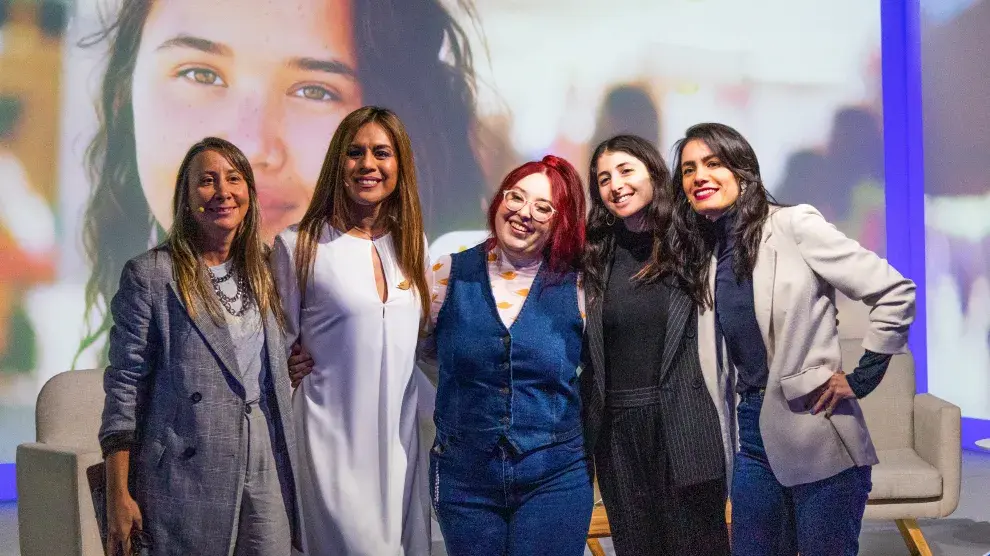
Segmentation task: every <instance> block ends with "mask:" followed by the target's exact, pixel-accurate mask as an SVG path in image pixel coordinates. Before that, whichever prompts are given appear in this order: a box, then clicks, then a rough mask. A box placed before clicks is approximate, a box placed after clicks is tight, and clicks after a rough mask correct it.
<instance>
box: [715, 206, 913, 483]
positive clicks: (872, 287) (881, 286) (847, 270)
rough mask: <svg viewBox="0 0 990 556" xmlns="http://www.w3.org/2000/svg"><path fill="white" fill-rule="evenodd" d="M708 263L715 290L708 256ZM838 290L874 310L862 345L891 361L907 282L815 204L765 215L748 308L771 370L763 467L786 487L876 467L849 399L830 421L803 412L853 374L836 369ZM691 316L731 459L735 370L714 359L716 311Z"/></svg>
mask: <svg viewBox="0 0 990 556" xmlns="http://www.w3.org/2000/svg"><path fill="white" fill-rule="evenodd" d="M711 264H712V266H711V272H710V275H709V278H710V284H709V287H710V288H712V290H711V291H714V287H715V286H714V280H715V259H714V258H713V259H712V263H711ZM835 290H839V291H841V292H842V293H844V294H845V295H846V296H848V297H849V298H851V299H853V300H856V301H863V302H865V303H866V304H867V305H869V306H870V307H871V310H870V327H869V331H868V332H867V334H866V337H865V338H864V339H863V347H864V348H866V349H868V350H871V351H874V352H877V353H888V354H895V353H900V352H902V351H904V350H905V349H906V346H907V337H908V328H909V327H910V325H911V322H912V321H913V320H914V292H915V285H914V282H912V281H911V280H908V279H907V278H904V277H903V276H901V275H900V274H899V273H898V272H897V271H896V270H894V269H893V267H891V266H890V265H889V264H888V263H887V261H885V260H883V259H881V258H880V257H878V256H877V255H876V254H874V253H873V252H871V251H869V250H867V249H864V248H863V247H861V246H860V245H859V243H857V242H856V241H854V240H852V239H849V238H848V237H846V236H845V235H843V234H842V233H841V232H840V231H838V230H837V229H836V228H835V227H834V226H833V225H831V224H829V223H828V222H826V221H825V219H824V218H823V217H822V215H821V214H820V213H819V212H818V211H817V210H815V209H814V208H813V207H811V206H809V205H798V206H794V207H786V208H775V209H772V213H771V215H770V217H769V218H768V219H767V222H766V224H765V226H764V228H763V239H762V242H761V244H760V251H759V254H758V258H757V261H756V268H754V269H753V301H754V305H755V308H756V320H757V322H758V323H759V327H760V332H761V333H762V334H763V342H764V344H765V345H766V347H767V358H768V364H769V365H768V366H769V369H770V375H769V377H768V380H767V388H766V394H765V397H764V401H763V410H762V412H761V413H760V431H761V433H762V435H763V442H764V444H765V447H766V451H767V459H768V460H769V463H770V468H771V469H772V470H773V472H774V475H775V476H776V477H777V480H779V481H780V482H781V484H783V485H784V486H794V485H798V484H805V483H810V482H814V481H818V480H821V479H825V478H828V477H831V476H833V475H835V474H837V473H839V472H841V471H843V470H845V469H848V468H849V467H852V466H861V465H873V464H876V463H877V455H876V451H875V450H874V448H873V442H872V440H870V433H869V431H868V430H867V429H866V422H865V421H864V420H863V413H862V412H861V411H860V408H859V403H858V402H857V401H856V400H855V399H849V400H843V401H842V402H840V403H839V405H838V406H837V407H836V409H835V412H834V413H833V414H832V416H831V418H828V417H826V416H825V415H824V412H821V413H818V414H817V415H812V414H811V413H810V412H809V411H808V410H807V409H805V403H806V401H807V396H808V394H809V393H811V392H812V391H813V390H815V389H816V388H817V387H818V386H820V385H821V384H823V383H824V382H825V381H827V380H828V379H829V377H831V376H832V373H833V372H835V371H838V370H845V371H847V372H852V370H853V369H841V353H840V350H839V333H838V330H837V323H838V321H837V312H836V308H835ZM698 319H699V320H698V347H699V350H700V358H701V366H702V369H703V371H704V375H705V382H706V384H707V386H708V390H709V392H710V394H711V395H712V397H713V398H714V399H715V400H716V406H717V408H718V413H719V420H720V422H721V426H722V435H723V442H724V445H725V447H726V456H727V459H728V460H729V461H730V462H731V459H732V456H733V454H734V453H735V451H736V449H737V446H736V442H735V438H736V437H737V435H736V434H735V433H736V430H735V403H736V396H735V394H734V390H733V389H734V385H735V376H736V372H735V369H734V368H733V367H732V365H731V363H730V362H729V361H728V359H727V358H726V357H723V360H722V361H719V360H718V356H717V355H716V353H717V350H716V336H715V315H714V311H711V310H703V309H702V310H700V311H699V315H698ZM722 348H723V349H722V350H721V353H722V354H727V353H728V350H727V349H725V346H724V345H723V346H722Z"/></svg>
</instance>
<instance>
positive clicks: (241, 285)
mask: <svg viewBox="0 0 990 556" xmlns="http://www.w3.org/2000/svg"><path fill="white" fill-rule="evenodd" d="M206 271H207V272H209V273H210V283H212V284H213V291H214V292H215V293H216V294H217V298H218V299H219V300H220V304H221V305H223V308H224V309H226V310H227V312H228V313H230V314H231V315H232V316H235V317H240V316H242V315H244V313H245V312H246V311H247V310H248V308H249V306H250V298H249V297H248V296H247V294H246V292H247V282H246V280H244V277H243V276H237V278H236V279H234V284H235V285H236V286H237V291H236V292H234V295H233V296H229V295H227V294H225V293H224V292H223V290H221V289H220V284H222V283H224V282H226V281H228V280H230V279H231V278H233V276H234V273H233V271H232V270H231V271H228V272H227V274H224V275H223V276H221V277H220V278H217V275H216V274H213V269H211V268H210V267H206ZM237 301H240V302H241V308H240V309H238V310H236V311H235V310H234V308H233V305H234V303H237Z"/></svg>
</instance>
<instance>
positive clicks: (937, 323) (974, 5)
mask: <svg viewBox="0 0 990 556" xmlns="http://www.w3.org/2000/svg"><path fill="white" fill-rule="evenodd" d="M922 8H923V10H922V16H923V19H922V23H923V25H922V42H921V62H922V103H923V112H922V116H923V118H924V135H925V142H924V148H925V194H926V201H925V228H926V230H925V232H926V233H925V240H926V246H925V248H926V251H927V252H926V256H925V258H926V269H927V272H926V274H927V276H926V281H927V285H928V369H929V371H928V389H929V390H930V391H931V392H932V393H933V394H935V395H936V396H940V397H942V398H945V399H947V400H950V401H952V403H954V404H956V405H958V406H959V407H960V408H962V414H963V416H964V417H972V418H978V419H990V173H988V172H987V169H986V166H987V161H990V109H988V106H990V80H988V79H987V76H990V59H988V57H987V56H986V53H985V52H984V45H985V43H986V37H988V36H990V2H987V0H928V1H926V2H922Z"/></svg>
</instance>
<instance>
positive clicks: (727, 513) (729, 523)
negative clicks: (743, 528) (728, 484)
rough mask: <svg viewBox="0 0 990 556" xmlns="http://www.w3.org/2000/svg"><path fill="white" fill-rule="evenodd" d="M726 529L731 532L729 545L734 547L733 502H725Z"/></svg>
mask: <svg viewBox="0 0 990 556" xmlns="http://www.w3.org/2000/svg"><path fill="white" fill-rule="evenodd" d="M725 528H726V530H727V531H728V532H729V545H730V546H731V545H732V500H726V501H725Z"/></svg>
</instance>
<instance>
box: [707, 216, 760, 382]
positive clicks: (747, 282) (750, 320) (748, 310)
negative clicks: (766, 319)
mask: <svg viewBox="0 0 990 556" xmlns="http://www.w3.org/2000/svg"><path fill="white" fill-rule="evenodd" d="M735 224H736V212H735V211H732V212H730V213H729V214H726V215H725V216H723V217H721V218H719V219H718V220H716V221H715V236H716V237H717V238H718V250H717V256H718V263H717V266H716V269H715V320H716V322H717V324H718V327H719V329H720V331H721V333H722V336H723V337H724V338H725V344H726V346H728V348H729V358H730V359H731V360H732V364H733V365H735V367H736V370H737V373H738V375H737V377H736V391H737V392H745V391H747V390H758V389H760V388H766V386H767V376H769V374H770V370H769V369H768V368H767V349H766V346H764V345H763V336H762V335H761V334H760V326H759V323H757V321H756V309H755V308H754V306H753V279H752V277H744V278H742V279H740V278H739V277H738V276H736V272H735V270H733V268H732V261H733V255H734V254H735V247H736V238H735V234H734V233H733V231H734V230H735Z"/></svg>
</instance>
